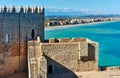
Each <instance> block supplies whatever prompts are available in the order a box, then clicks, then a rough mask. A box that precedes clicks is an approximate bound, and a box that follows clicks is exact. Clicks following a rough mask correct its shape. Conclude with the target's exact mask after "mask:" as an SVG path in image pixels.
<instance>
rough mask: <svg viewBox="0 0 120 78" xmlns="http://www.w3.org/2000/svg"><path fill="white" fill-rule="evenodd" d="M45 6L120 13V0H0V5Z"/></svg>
mask: <svg viewBox="0 0 120 78" xmlns="http://www.w3.org/2000/svg"><path fill="white" fill-rule="evenodd" d="M4 5H6V6H12V5H14V6H17V7H19V6H33V7H35V6H44V7H45V9H46V10H48V11H51V12H52V11H53V12H59V11H63V12H69V11H76V12H77V11H78V12H79V11H80V12H84V13H87V14H120V0H0V7H3V6H4Z"/></svg>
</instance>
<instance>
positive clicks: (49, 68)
mask: <svg viewBox="0 0 120 78" xmlns="http://www.w3.org/2000/svg"><path fill="white" fill-rule="evenodd" d="M52 73H53V65H49V66H48V74H52Z"/></svg>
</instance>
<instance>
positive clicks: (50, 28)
mask: <svg viewBox="0 0 120 78" xmlns="http://www.w3.org/2000/svg"><path fill="white" fill-rule="evenodd" d="M117 21H120V20H114V21H102V22H93V23H83V24H73V25H59V26H48V27H45V30H52V29H61V28H69V27H76V26H84V25H94V24H102V23H109V22H117Z"/></svg>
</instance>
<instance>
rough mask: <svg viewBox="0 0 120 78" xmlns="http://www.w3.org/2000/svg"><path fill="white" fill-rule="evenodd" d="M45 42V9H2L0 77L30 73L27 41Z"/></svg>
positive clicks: (0, 13)
mask: <svg viewBox="0 0 120 78" xmlns="http://www.w3.org/2000/svg"><path fill="white" fill-rule="evenodd" d="M32 33H33V35H34V38H33V39H35V38H36V36H40V37H41V40H42V41H43V40H44V8H41V7H40V8H39V7H35V8H33V7H21V8H18V9H16V8H15V7H14V6H13V7H12V8H7V7H6V6H4V7H3V8H0V75H5V74H9V73H15V72H20V71H28V67H27V41H28V40H31V39H32V37H31V34H32Z"/></svg>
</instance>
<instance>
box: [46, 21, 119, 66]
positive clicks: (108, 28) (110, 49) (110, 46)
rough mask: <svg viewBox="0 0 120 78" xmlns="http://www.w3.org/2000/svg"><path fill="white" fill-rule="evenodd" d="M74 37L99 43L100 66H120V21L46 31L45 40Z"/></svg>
mask: <svg viewBox="0 0 120 78" xmlns="http://www.w3.org/2000/svg"><path fill="white" fill-rule="evenodd" d="M73 37H74V38H81V37H82V38H89V39H91V40H93V41H96V42H99V66H120V21H114V22H106V23H99V24H89V25H82V26H73V27H72V26H70V27H67V26H66V27H63V28H55V29H47V30H45V39H49V38H73Z"/></svg>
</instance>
